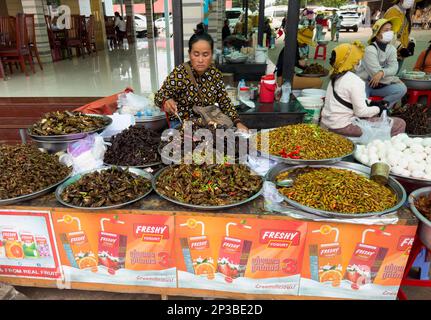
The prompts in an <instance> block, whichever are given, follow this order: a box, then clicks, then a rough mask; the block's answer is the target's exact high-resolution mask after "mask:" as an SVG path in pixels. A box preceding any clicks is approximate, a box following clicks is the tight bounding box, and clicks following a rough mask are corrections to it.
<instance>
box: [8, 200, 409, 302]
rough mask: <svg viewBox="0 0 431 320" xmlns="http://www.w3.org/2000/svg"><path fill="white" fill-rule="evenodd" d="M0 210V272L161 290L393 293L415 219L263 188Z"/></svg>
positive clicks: (217, 294)
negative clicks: (374, 217)
mask: <svg viewBox="0 0 431 320" xmlns="http://www.w3.org/2000/svg"><path fill="white" fill-rule="evenodd" d="M0 210H1V211H0V225H3V226H5V225H6V226H8V228H7V230H5V229H2V237H3V241H6V245H5V247H6V255H5V256H3V257H2V256H1V253H0V273H2V274H3V276H0V281H3V282H5V283H9V284H12V285H23V286H36V287H53V288H61V289H64V288H66V289H82V290H99V291H100V290H102V291H114V292H136V293H139V292H142V293H151V294H160V295H162V296H164V297H166V296H170V295H172V296H178V295H182V296H195V297H213V298H234V299H310V298H313V299H316V298H318V299H319V298H363V299H395V298H396V295H397V292H398V288H399V283H400V282H401V279H402V275H403V271H404V267H405V265H406V263H407V259H408V256H409V250H410V248H411V246H412V243H413V239H414V235H415V232H416V227H417V220H416V218H415V217H414V216H413V214H412V213H411V212H410V210H409V209H407V207H406V208H403V209H402V210H400V211H399V213H398V218H399V219H398V222H397V223H396V224H392V225H386V226H382V225H363V224H359V225H358V224H350V223H339V222H337V223H333V222H328V221H310V220H306V219H300V220H298V219H293V218H290V217H288V216H286V215H282V214H277V213H274V212H268V211H266V210H265V206H264V200H263V198H262V197H259V198H257V199H256V200H254V201H252V202H250V203H248V204H245V205H242V206H239V207H235V208H231V209H225V210H222V211H211V212H208V211H207V212H203V211H199V210H193V209H185V208H184V207H181V206H178V205H175V204H172V203H170V202H167V201H165V200H163V199H161V198H159V197H158V196H156V194H155V193H152V194H151V195H150V196H148V197H147V198H145V199H143V200H141V201H139V202H137V203H135V204H132V205H130V206H128V207H126V208H122V209H117V210H107V211H102V212H99V211H97V212H96V211H89V210H76V209H69V208H65V207H62V206H61V204H59V203H58V202H56V200H55V197H54V194H53V193H52V194H49V195H46V196H44V197H41V198H37V199H34V200H31V201H27V202H23V203H19V204H17V205H14V206H5V207H0ZM346 222H347V221H346ZM333 231H335V233H334V232H333ZM316 232H317V233H316ZM365 236H366V240H364V238H365ZM19 239H20V240H21V241H22V242H23V243H24V244H23V247H24V250H20V249H19V248H21V246H20V245H19ZM334 239H335V240H334ZM365 242H366V243H365ZM35 250H38V253H37V254H36V253H35ZM316 250H317V251H316ZM0 252H1V251H0ZM31 255H34V256H33V257H32V258H28V256H31ZM367 255H371V257H372V258H370V256H367ZM354 257H356V258H357V259H361V257H362V259H364V261H365V262H364V264H368V265H369V266H370V268H371V278H370V279H369V281H370V282H371V283H369V284H366V280H364V281H365V282H364V283H363V284H364V285H363V286H360V287H359V286H358V287H357V288H356V287H355V286H353V285H352V286H351V285H350V283H351V282H352V281H360V280H358V279H355V277H357V273H355V272H354V271H352V270H350V271H349V270H347V269H346V268H347V266H348V264H351V261H352V259H354ZM228 260H229V261H230V262H229V263H226V262H227V261H228ZM327 265H334V266H335V267H336V271H334V272H332V271H330V269H328V270H326V269H325V268H326V267H327ZM339 266H340V267H341V268H342V270H343V272H341V271H338V267H339ZM322 268H323V269H322ZM358 276H359V275H358ZM352 283H353V282H352Z"/></svg>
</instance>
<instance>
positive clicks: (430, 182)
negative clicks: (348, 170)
mask: <svg viewBox="0 0 431 320" xmlns="http://www.w3.org/2000/svg"><path fill="white" fill-rule="evenodd" d="M353 157H354V158H355V160H356V161H358V162H359V163H361V165H364V166H366V167H368V168H369V167H370V166H369V165H367V164H365V163H362V162H361V161H360V160H359V159H358V157H357V156H356V154H354V155H353ZM389 175H390V176H392V177H396V178H400V179H403V180H405V181H407V182H411V183H420V184H421V185H430V186H431V180H426V179H422V178H413V177H407V176H402V175H400V174H396V173H393V172H389Z"/></svg>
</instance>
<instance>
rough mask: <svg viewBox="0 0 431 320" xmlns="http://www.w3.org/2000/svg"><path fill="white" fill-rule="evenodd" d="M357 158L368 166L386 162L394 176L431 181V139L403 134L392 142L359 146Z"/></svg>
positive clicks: (375, 142) (373, 142)
mask: <svg viewBox="0 0 431 320" xmlns="http://www.w3.org/2000/svg"><path fill="white" fill-rule="evenodd" d="M355 158H356V159H357V160H358V161H359V162H361V163H363V164H365V165H368V166H371V165H373V164H374V163H376V162H385V163H387V164H388V165H389V166H390V167H391V172H392V173H394V174H398V175H402V176H406V177H412V178H418V179H426V180H431V138H410V137H409V136H408V135H407V134H405V133H401V134H399V135H396V136H394V137H392V138H391V139H390V140H386V141H382V140H373V141H371V142H370V143H369V144H367V145H357V146H356V151H355Z"/></svg>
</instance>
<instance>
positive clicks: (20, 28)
mask: <svg viewBox="0 0 431 320" xmlns="http://www.w3.org/2000/svg"><path fill="white" fill-rule="evenodd" d="M10 27H11V29H12V30H15V37H14V40H15V43H13V41H11V45H9V46H3V47H1V48H0V59H2V60H3V62H5V63H9V66H10V64H11V63H16V62H19V64H20V66H21V70H22V71H23V72H24V73H25V75H26V76H28V72H27V69H26V67H25V61H26V60H27V61H28V62H29V64H30V68H31V70H32V71H33V73H35V72H36V71H35V70H34V65H33V59H32V56H31V52H30V48H29V45H28V34H27V27H26V25H25V17H24V15H23V14H22V13H18V14H17V16H16V18H15V24H13V25H12V26H10Z"/></svg>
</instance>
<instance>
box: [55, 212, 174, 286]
mask: <svg viewBox="0 0 431 320" xmlns="http://www.w3.org/2000/svg"><path fill="white" fill-rule="evenodd" d="M53 220H54V228H55V231H56V237H57V241H58V243H59V244H60V245H59V252H60V260H61V263H62V265H63V270H64V274H65V278H66V281H79V282H94V283H108V284H127V285H142V286H154V287H176V267H175V257H174V256H173V244H174V217H173V216H162V215H160V216H158V215H148V214H147V215H144V214H94V213H92V214H88V213H75V212H70V213H69V212H60V211H56V212H54V214H53Z"/></svg>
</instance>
